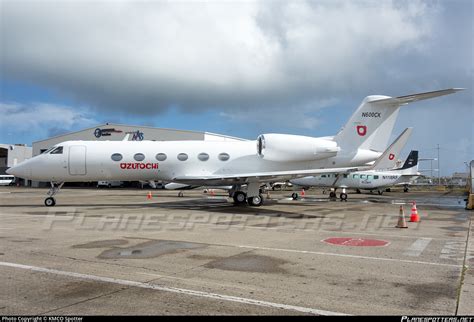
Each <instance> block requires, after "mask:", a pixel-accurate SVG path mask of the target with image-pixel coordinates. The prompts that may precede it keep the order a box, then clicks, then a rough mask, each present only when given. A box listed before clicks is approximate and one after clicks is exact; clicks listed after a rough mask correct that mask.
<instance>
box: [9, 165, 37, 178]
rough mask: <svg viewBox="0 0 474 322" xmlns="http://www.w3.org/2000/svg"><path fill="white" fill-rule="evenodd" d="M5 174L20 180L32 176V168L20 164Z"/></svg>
mask: <svg viewBox="0 0 474 322" xmlns="http://www.w3.org/2000/svg"><path fill="white" fill-rule="evenodd" d="M5 172H6V173H8V174H11V175H14V176H15V177H18V178H28V177H29V176H31V170H30V167H29V166H27V165H26V164H19V165H16V166H13V167H11V168H9V169H8V170H7V171H5Z"/></svg>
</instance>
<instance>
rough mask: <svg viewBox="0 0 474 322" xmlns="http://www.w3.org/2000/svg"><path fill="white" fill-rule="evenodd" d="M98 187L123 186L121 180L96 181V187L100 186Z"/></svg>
mask: <svg viewBox="0 0 474 322" xmlns="http://www.w3.org/2000/svg"><path fill="white" fill-rule="evenodd" d="M100 187H107V188H112V187H123V182H122V181H98V182H97V188H100Z"/></svg>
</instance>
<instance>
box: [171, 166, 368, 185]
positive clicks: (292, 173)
mask: <svg viewBox="0 0 474 322" xmlns="http://www.w3.org/2000/svg"><path fill="white" fill-rule="evenodd" d="M362 169H365V168H364V167H359V168H356V167H348V168H329V169H310V170H287V171H266V172H250V173H236V174H213V175H204V176H181V177H176V178H173V180H172V181H173V182H180V183H188V184H199V185H203V184H223V183H226V184H243V183H248V182H268V181H270V180H275V179H278V180H289V179H294V178H300V177H306V176H311V175H317V174H323V173H335V172H338V173H343V172H354V171H359V170H362Z"/></svg>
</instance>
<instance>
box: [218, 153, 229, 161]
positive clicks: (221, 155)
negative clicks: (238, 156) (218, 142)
mask: <svg viewBox="0 0 474 322" xmlns="http://www.w3.org/2000/svg"><path fill="white" fill-rule="evenodd" d="M218 158H219V160H221V161H227V160H229V159H230V155H228V154H227V153H221V154H219V156H218Z"/></svg>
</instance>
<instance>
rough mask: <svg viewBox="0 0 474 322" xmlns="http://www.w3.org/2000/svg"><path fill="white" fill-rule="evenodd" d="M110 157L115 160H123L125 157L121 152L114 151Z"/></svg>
mask: <svg viewBox="0 0 474 322" xmlns="http://www.w3.org/2000/svg"><path fill="white" fill-rule="evenodd" d="M110 158H111V159H112V160H114V161H120V160H122V158H123V157H122V155H121V154H120V153H114V154H112V156H111V157H110Z"/></svg>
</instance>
